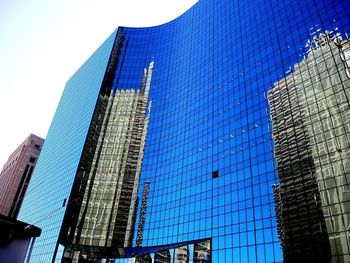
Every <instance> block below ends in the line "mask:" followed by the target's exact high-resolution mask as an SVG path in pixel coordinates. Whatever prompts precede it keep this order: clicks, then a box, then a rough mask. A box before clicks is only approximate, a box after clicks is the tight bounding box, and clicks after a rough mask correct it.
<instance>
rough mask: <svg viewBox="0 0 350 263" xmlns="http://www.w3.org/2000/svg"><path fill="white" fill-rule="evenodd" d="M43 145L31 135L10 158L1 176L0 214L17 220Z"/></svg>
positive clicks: (41, 140) (40, 139) (42, 140)
mask: <svg viewBox="0 0 350 263" xmlns="http://www.w3.org/2000/svg"><path fill="white" fill-rule="evenodd" d="M43 144H44V139H42V138H40V137H39V136H36V135H34V134H31V135H29V136H28V138H27V139H25V141H24V142H23V143H21V145H20V146H18V148H17V149H16V150H15V151H14V152H13V153H12V154H11V155H10V157H9V158H8V160H7V162H6V163H5V165H4V167H3V168H2V170H1V174H0V214H2V215H4V216H8V217H10V218H14V219H15V218H17V215H18V212H19V209H20V208H21V204H22V200H23V197H24V195H25V193H26V190H27V187H28V184H29V182H30V179H31V176H32V173H33V170H34V167H35V165H36V162H37V160H38V157H39V154H40V151H41V148H42V146H43Z"/></svg>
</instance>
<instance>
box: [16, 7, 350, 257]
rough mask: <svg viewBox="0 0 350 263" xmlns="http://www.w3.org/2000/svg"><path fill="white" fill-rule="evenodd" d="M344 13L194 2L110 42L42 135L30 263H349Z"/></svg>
mask: <svg viewBox="0 0 350 263" xmlns="http://www.w3.org/2000/svg"><path fill="white" fill-rule="evenodd" d="M349 10H350V2H349V1H342V0H337V1H330V0H319V1H290V0H286V1H271V0H267V1H259V0H257V1H249V0H244V1H229V0H227V1H226V0H222V1H214V0H199V2H198V3H197V4H195V5H194V6H193V7H192V8H191V9H189V10H188V11H187V12H186V13H184V14H183V15H182V16H180V17H179V18H177V19H175V20H173V21H171V22H169V23H166V24H164V25H160V26H156V27H150V28H127V27H119V28H118V29H117V30H116V32H114V33H113V34H112V35H111V36H110V37H109V38H108V39H107V40H106V41H105V42H104V43H103V44H102V46H101V47H100V48H99V49H98V50H97V51H96V52H95V53H94V54H93V55H92V56H91V58H89V59H88V61H87V62H86V63H85V64H84V65H83V66H82V67H81V68H80V69H79V70H78V71H77V73H76V74H75V75H74V76H73V77H72V78H71V79H70V80H69V81H68V83H67V86H66V89H65V91H64V93H63V95H62V98H61V101H60V104H59V106H58V108H57V112H56V114H55V117H54V119H53V122H52V124H51V127H50V130H49V132H48V135H47V139H46V142H45V145H44V147H43V150H42V153H41V156H40V158H39V160H38V164H37V168H36V170H35V172H34V174H33V179H32V182H31V184H30V187H29V189H28V192H27V195H26V198H25V199H24V202H23V208H22V210H21V212H20V216H19V218H20V219H21V220H24V221H26V222H31V223H33V224H35V225H37V226H38V227H40V228H41V229H42V235H41V237H40V238H38V239H37V240H36V243H35V245H34V249H33V252H32V255H31V259H30V260H31V262H51V261H54V262H100V261H101V259H103V260H106V259H108V260H111V259H112V260H115V261H116V262H152V260H153V261H154V262H220V263H221V262H282V261H285V262H344V261H345V262H346V261H349V260H350V258H349V247H350V236H349V229H350V188H349V187H350V185H349V181H350V162H349V157H350V156H349V152H350V143H349V142H350V124H349V123H350V102H349V97H350V48H349V47H350V45H349V41H348V34H350V11H349ZM116 15H117V14H116Z"/></svg>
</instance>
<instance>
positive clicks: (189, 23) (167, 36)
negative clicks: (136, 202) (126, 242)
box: [119, 1, 350, 262]
mask: <svg viewBox="0 0 350 263" xmlns="http://www.w3.org/2000/svg"><path fill="white" fill-rule="evenodd" d="M212 5H213V4H212V3H211V2H210V1H202V2H200V3H199V4H198V5H197V6H196V8H194V9H192V10H190V11H189V12H188V13H186V14H185V16H183V17H182V18H181V19H179V20H177V21H176V22H172V23H169V24H167V25H165V26H163V27H161V28H151V29H146V30H141V31H140V30H135V29H126V35H127V38H128V37H130V39H129V45H128V53H127V54H126V57H125V62H124V66H123V69H122V70H121V78H120V82H119V85H120V86H121V87H122V88H123V87H124V86H125V88H127V87H128V86H134V85H137V84H138V83H139V81H140V76H141V73H140V72H142V67H143V66H145V65H147V63H148V61H150V60H151V58H154V61H155V68H154V75H153V79H152V87H151V91H150V99H151V100H153V105H152V112H151V120H150V124H149V132H148V137H147V144H146V152H145V158H144V163H143V171H142V178H141V184H140V185H141V188H140V196H141V194H142V193H141V192H142V186H143V184H144V181H148V180H149V181H150V182H151V191H150V195H149V201H148V205H149V206H148V210H147V216H146V225H145V233H144V243H143V244H144V245H148V246H155V245H160V244H164V243H175V242H181V241H186V240H194V239H200V238H206V237H214V239H213V250H214V253H213V257H214V258H217V256H219V255H220V257H221V256H222V255H225V254H226V257H227V259H228V258H241V259H242V260H243V261H245V260H246V259H248V258H250V259H251V258H254V259H255V258H258V259H261V260H266V261H267V262H271V261H275V260H281V251H280V247H279V244H278V238H277V233H276V223H275V212H274V203H273V197H272V188H271V185H272V184H274V183H276V182H277V181H276V180H277V179H276V174H275V171H274V165H275V164H274V161H273V141H272V139H271V135H270V131H271V127H270V123H269V115H268V113H269V108H268V102H267V99H266V92H267V90H269V89H270V88H271V87H272V86H273V83H275V82H276V81H278V80H280V79H282V78H284V77H285V76H286V75H288V70H289V69H290V67H293V65H294V64H296V63H297V62H299V61H301V60H302V59H303V56H304V52H306V48H305V43H306V41H307V39H308V38H311V37H312V36H313V32H314V31H317V30H319V32H321V31H324V30H332V29H334V28H338V29H339V31H340V32H341V33H344V31H346V30H348V29H349V27H350V25H349V18H348V17H349V16H344V12H345V11H344V10H345V9H346V8H345V5H348V3H345V2H339V3H338V4H334V1H333V2H331V1H328V2H327V1H323V2H322V1H318V2H317V6H315V3H314V2H301V1H283V2H282V1H278V2H275V1H273V2H272V1H267V2H266V1H264V2H263V1H246V2H243V3H242V2H239V3H233V2H222V3H216V4H215V6H214V5H213V6H212ZM326 6H327V8H329V9H325V8H326ZM262 14H263V15H262ZM150 36H151V37H150ZM125 65H127V66H125ZM126 75H127V77H124V76H126ZM215 170H218V171H219V178H217V179H215V180H212V178H211V176H212V172H213V171H215ZM222 248H227V250H226V252H225V254H223V253H219V249H222ZM232 248H233V249H232ZM221 260H222V259H221V258H220V260H219V262H223V261H221Z"/></svg>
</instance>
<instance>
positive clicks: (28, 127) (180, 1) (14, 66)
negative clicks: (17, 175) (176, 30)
mask: <svg viewBox="0 0 350 263" xmlns="http://www.w3.org/2000/svg"><path fill="white" fill-rule="evenodd" d="M196 2H197V0H147V1H145V0H73V1H72V0H1V1H0V169H1V168H2V166H3V165H4V164H5V162H6V160H7V158H8V156H9V155H10V154H11V153H12V152H13V151H14V150H15V149H16V148H17V147H18V146H19V144H20V143H21V142H22V141H24V139H25V138H26V137H27V136H29V134H30V133H34V134H36V135H38V136H41V137H43V138H45V137H46V134H47V131H48V129H49V126H50V123H51V120H52V118H53V115H54V113H55V110H56V107H57V104H58V102H59V99H60V96H61V94H62V92H63V89H64V86H65V83H66V81H67V80H68V79H69V78H70V77H71V76H72V75H73V73H74V72H75V71H76V70H77V69H78V68H79V67H80V66H81V65H82V64H83V63H84V61H86V60H87V58H88V57H89V56H90V55H91V54H92V53H93V52H94V51H95V50H96V49H97V48H98V47H99V46H100V45H101V44H102V43H103V41H104V40H105V39H106V38H107V37H108V36H109V35H110V34H111V33H112V32H113V31H114V30H115V29H116V28H117V26H133V27H143V26H153V25H159V24H162V23H165V22H168V21H170V20H172V19H174V18H176V17H178V16H179V15H180V14H182V13H184V12H185V11H186V10H187V9H189V8H190V7H191V6H192V5H193V4H194V3H196Z"/></svg>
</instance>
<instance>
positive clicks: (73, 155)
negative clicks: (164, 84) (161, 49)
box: [19, 33, 116, 262]
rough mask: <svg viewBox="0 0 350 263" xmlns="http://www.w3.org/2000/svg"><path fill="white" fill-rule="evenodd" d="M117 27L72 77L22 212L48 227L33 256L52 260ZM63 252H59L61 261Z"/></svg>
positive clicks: (44, 229) (56, 114) (31, 221)
mask: <svg viewBox="0 0 350 263" xmlns="http://www.w3.org/2000/svg"><path fill="white" fill-rule="evenodd" d="M115 36H116V33H113V34H112V35H111V36H110V37H109V38H108V39H107V40H106V41H105V42H104V43H103V45H102V46H101V47H100V48H99V49H98V50H97V51H96V52H95V53H94V54H93V55H92V56H91V57H90V58H89V59H88V60H87V61H86V62H85V64H84V65H83V66H82V67H81V68H80V69H79V70H78V71H77V72H76V73H75V74H74V75H73V76H72V78H71V79H70V80H69V81H68V82H67V85H66V88H65V90H64V92H63V94H62V98H61V101H60V103H59V105H58V107H57V110H56V113H55V116H54V119H53V121H52V123H51V127H50V129H49V131H48V135H47V138H46V141H45V144H44V146H43V149H42V153H43V155H41V156H40V157H39V160H38V164H37V165H38V166H36V169H35V172H34V173H35V175H34V173H33V175H34V176H33V177H32V180H31V182H30V186H29V188H28V191H27V193H26V196H25V199H24V201H23V207H22V209H21V211H20V214H19V218H26V219H28V220H29V222H30V223H31V224H33V225H36V226H38V227H40V228H41V229H43V231H42V233H41V236H40V238H38V239H37V240H36V242H35V247H34V250H33V253H32V256H31V262H51V260H52V259H53V255H54V253H55V250H56V245H57V238H58V235H59V232H60V228H61V225H62V220H63V216H64V213H65V210H66V206H64V202H65V200H68V198H69V195H70V192H71V189H72V184H73V181H74V178H75V174H76V171H77V166H78V164H79V160H80V156H81V153H82V150H83V146H84V143H85V140H86V136H87V132H88V129H89V126H90V122H91V116H92V114H93V112H94V109H95V104H96V101H97V98H98V94H99V91H100V88H101V83H102V80H103V77H104V74H105V71H106V67H107V63H108V59H109V57H110V55H111V51H112V46H113V43H114V40H115ZM59 258H60V256H58V257H56V259H57V261H59Z"/></svg>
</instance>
